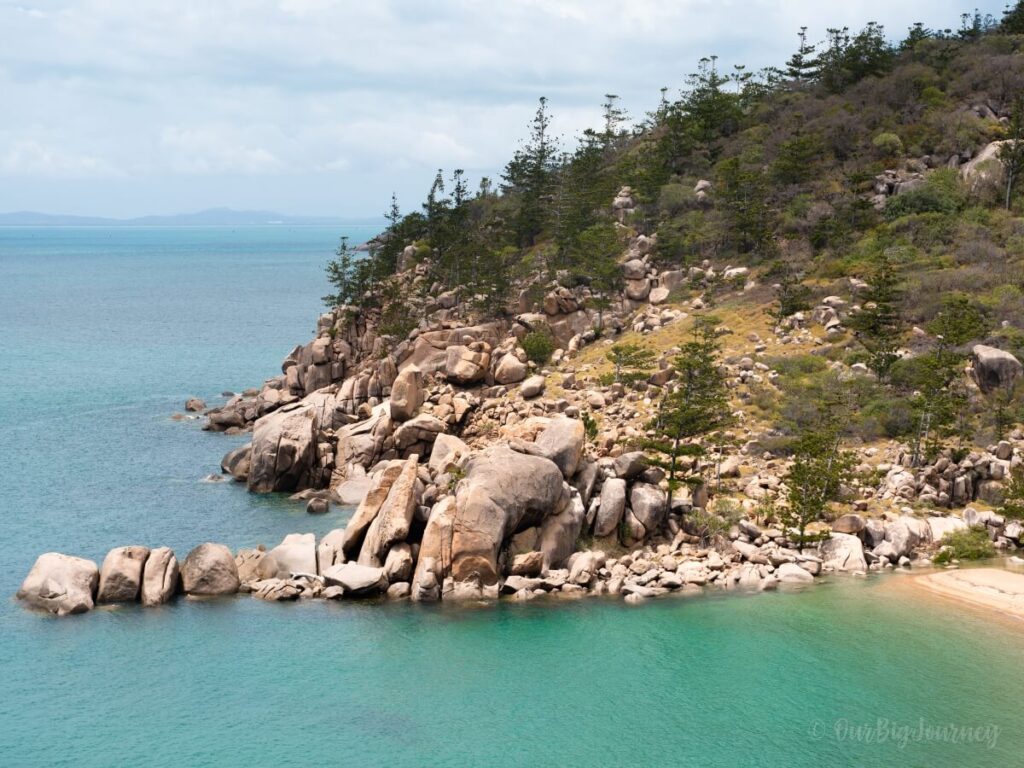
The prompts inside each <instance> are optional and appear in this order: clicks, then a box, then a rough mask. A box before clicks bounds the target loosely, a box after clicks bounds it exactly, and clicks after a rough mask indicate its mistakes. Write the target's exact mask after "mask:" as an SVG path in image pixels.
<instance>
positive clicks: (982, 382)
mask: <svg viewBox="0 0 1024 768" xmlns="http://www.w3.org/2000/svg"><path fill="white" fill-rule="evenodd" d="M971 358H972V361H973V363H974V378H975V380H976V381H977V382H978V386H979V387H980V388H981V391H982V392H986V393H987V392H993V391H995V390H996V389H999V388H1000V387H1009V386H1011V385H1012V384H1013V383H1014V382H1016V381H1017V379H1019V378H1020V375H1021V373H1022V372H1024V367H1022V366H1021V364H1020V361H1019V360H1018V359H1017V358H1016V357H1014V356H1013V355H1011V354H1010V353H1009V352H1004V351H1003V350H1001V349H996V348H995V347H988V346H985V345H984V344H976V345H975V346H974V348H973V349H971Z"/></svg>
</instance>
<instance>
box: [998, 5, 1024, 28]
mask: <svg viewBox="0 0 1024 768" xmlns="http://www.w3.org/2000/svg"><path fill="white" fill-rule="evenodd" d="M999 31H1000V32H1002V33H1004V34H1007V35H1024V0H1017V3H1016V4H1015V5H1014V6H1012V7H1010V6H1007V8H1006V10H1005V11H1003V20H1002V21H1001V22H1000V24H999Z"/></svg>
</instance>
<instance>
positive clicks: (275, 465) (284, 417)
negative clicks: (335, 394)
mask: <svg viewBox="0 0 1024 768" xmlns="http://www.w3.org/2000/svg"><path fill="white" fill-rule="evenodd" d="M316 460H317V417H316V411H315V409H314V408H312V407H309V406H305V407H303V406H298V405H297V406H288V407H286V408H282V409H280V410H278V411H274V412H273V413H270V414H267V415H266V416H263V417H262V418H261V419H260V420H259V421H257V422H256V427H255V429H254V430H253V437H252V450H251V454H250V459H249V474H248V480H247V482H248V486H249V490H251V491H254V492H256V493H267V492H269V491H296V490H302V489H303V488H308V487H310V485H311V483H312V481H313V474H314V469H315V468H316Z"/></svg>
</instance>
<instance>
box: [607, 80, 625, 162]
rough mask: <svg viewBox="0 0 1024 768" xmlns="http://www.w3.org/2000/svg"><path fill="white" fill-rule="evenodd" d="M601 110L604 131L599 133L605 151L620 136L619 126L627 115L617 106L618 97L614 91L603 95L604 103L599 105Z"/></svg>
mask: <svg viewBox="0 0 1024 768" xmlns="http://www.w3.org/2000/svg"><path fill="white" fill-rule="evenodd" d="M601 110H602V113H603V116H604V133H602V134H601V143H602V148H603V149H604V150H605V152H607V151H608V150H609V149H611V147H612V146H614V144H615V142H616V140H617V139H619V138H620V137H621V136H622V129H621V128H620V126H621V125H622V124H623V123H624V122H626V120H627V119H628V116H627V114H626V111H625V110H624V109H622V108H621V107H620V106H619V97H618V95H617V94H614V93H606V94H605V95H604V104H602V105H601Z"/></svg>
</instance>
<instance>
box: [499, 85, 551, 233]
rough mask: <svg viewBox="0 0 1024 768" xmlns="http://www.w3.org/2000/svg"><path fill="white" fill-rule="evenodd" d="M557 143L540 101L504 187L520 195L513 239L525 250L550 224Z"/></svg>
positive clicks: (544, 102)
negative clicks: (545, 226)
mask: <svg viewBox="0 0 1024 768" xmlns="http://www.w3.org/2000/svg"><path fill="white" fill-rule="evenodd" d="M557 157H558V143H557V142H556V141H555V140H554V138H553V137H552V136H551V116H550V115H549V114H548V100H547V99H546V98H544V97H541V99H540V105H539V106H538V107H537V112H536V114H535V115H534V118H533V122H532V124H531V128H530V139H529V141H528V142H527V143H526V145H525V146H524V147H523V148H521V149H520V150H518V151H517V152H516V153H515V155H514V156H513V158H512V160H511V161H510V162H509V163H508V165H507V166H506V167H505V173H504V175H503V178H504V180H505V187H506V189H507V190H509V191H514V192H516V193H517V194H518V202H519V205H518V209H517V211H516V215H515V221H514V224H513V235H514V237H515V240H516V242H517V243H518V244H519V245H520V246H522V247H528V246H531V245H533V244H534V243H535V242H536V239H537V236H538V235H539V234H540V233H541V232H542V231H543V229H544V225H545V223H546V221H547V209H548V206H549V204H550V201H551V196H552V192H553V190H552V181H553V177H554V171H555V160H556V158H557Z"/></svg>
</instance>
